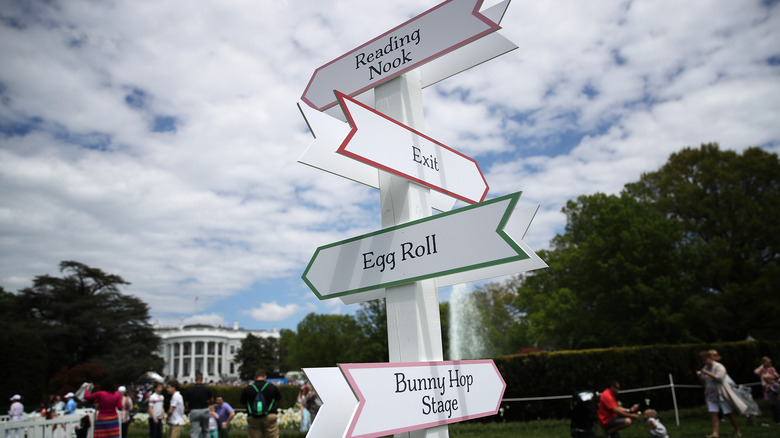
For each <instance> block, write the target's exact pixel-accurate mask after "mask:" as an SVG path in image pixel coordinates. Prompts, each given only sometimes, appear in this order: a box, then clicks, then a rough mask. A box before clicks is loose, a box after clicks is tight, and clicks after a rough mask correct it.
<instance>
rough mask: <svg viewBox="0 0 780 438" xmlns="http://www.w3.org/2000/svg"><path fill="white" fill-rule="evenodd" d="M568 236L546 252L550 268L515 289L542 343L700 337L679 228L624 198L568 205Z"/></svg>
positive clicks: (618, 342) (583, 343) (535, 336)
mask: <svg viewBox="0 0 780 438" xmlns="http://www.w3.org/2000/svg"><path fill="white" fill-rule="evenodd" d="M563 211H564V213H565V214H566V217H567V224H566V232H565V233H564V234H562V235H558V236H556V237H555V238H554V239H553V242H552V243H553V250H552V251H547V252H542V253H541V255H542V256H543V257H544V259H545V260H546V261H547V263H548V265H549V266H550V268H549V269H547V270H540V271H535V272H533V273H531V274H530V275H528V276H527V278H526V279H525V281H523V282H522V285H521V286H520V287H519V288H518V299H517V306H518V309H519V310H520V311H522V312H524V313H525V314H526V318H527V322H528V324H529V336H530V337H531V339H536V340H537V342H539V344H540V346H552V347H556V348H584V347H606V346H611V345H639V344H650V343H658V342H663V343H678V342H686V341H693V340H695V339H697V336H696V333H695V331H694V330H695V329H696V326H695V325H693V326H692V323H693V322H694V321H697V318H698V315H700V306H699V301H698V300H697V297H696V296H694V295H691V294H690V293H689V292H690V289H691V288H690V285H689V282H688V277H687V276H685V275H682V274H683V273H684V272H685V261H686V255H687V252H686V251H685V248H683V247H681V246H680V244H679V242H680V241H681V238H682V235H681V233H680V230H679V227H677V225H676V224H675V223H674V222H672V221H670V220H668V219H667V218H666V217H665V215H663V214H662V213H660V212H659V211H658V210H657V209H655V207H654V206H653V205H652V204H650V203H649V202H645V201H640V200H637V199H635V198H633V197H631V196H628V195H627V194H625V193H624V194H622V195H620V196H614V195H605V194H595V195H590V196H580V197H579V198H578V199H577V201H576V202H575V201H569V202H568V203H567V205H566V207H565V208H564V209H563Z"/></svg>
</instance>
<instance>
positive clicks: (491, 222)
mask: <svg viewBox="0 0 780 438" xmlns="http://www.w3.org/2000/svg"><path fill="white" fill-rule="evenodd" d="M519 198H520V193H519V192H518V193H513V194H511V195H506V196H502V197H500V198H496V199H492V200H489V201H485V202H482V203H479V204H474V205H471V206H467V207H463V208H460V209H458V210H454V211H451V212H446V213H441V214H437V215H434V216H430V217H426V218H423V219H418V220H416V221H412V222H407V223H405V224H401V225H398V226H395V227H390V228H384V229H382V230H380V231H377V232H374V233H369V234H365V235H363V236H359V237H355V238H352V239H347V240H344V241H341V242H337V243H333V244H330V245H326V246H322V247H320V248H318V249H317V251H316V252H315V253H314V256H313V257H312V259H311V261H310V262H309V265H308V266H307V267H306V270H305V271H304V273H303V280H304V282H306V284H307V285H308V286H309V288H310V289H311V290H312V291H313V292H314V294H315V295H317V297H319V298H320V299H326V298H333V297H339V296H344V295H349V294H357V293H361V292H365V291H371V290H375V289H380V288H386V287H390V286H396V285H400V284H404V283H410V282H414V281H419V280H424V279H427V278H436V277H440V278H441V277H444V278H448V277H450V276H453V278H457V279H458V280H460V279H466V280H467V281H475V279H474V278H470V277H468V276H466V277H459V274H461V273H464V272H467V271H472V270H475V271H484V272H488V273H489V274H490V275H492V274H494V273H496V272H501V271H495V270H493V269H492V268H493V267H495V266H499V265H504V264H508V265H511V266H517V264H518V263H520V262H523V261H526V260H527V261H528V262H529V264H528V265H526V266H525V267H526V268H527V269H524V270H530V269H538V268H542V267H545V266H547V265H546V264H545V263H544V262H543V261H542V260H541V259H539V257H538V256H537V255H536V254H535V253H534V252H533V251H532V250H531V249H530V248H528V246H527V245H525V243H523V242H522V241H517V240H515V239H513V238H512V236H511V235H510V234H508V233H507V232H506V231H505V230H504V228H505V227H506V226H507V223H510V222H513V221H512V216H513V214H512V213H513V210H514V208H515V205H516V204H517V201H518V199H519ZM524 216H525V218H529V217H528V215H524ZM532 217H533V214H531V215H530V218H532ZM529 222H530V220H529ZM526 228H527V225H526ZM516 272H519V271H516ZM509 273H513V272H509ZM499 275H500V274H499ZM486 278H489V277H486ZM445 283H446V281H445ZM450 284H453V283H450Z"/></svg>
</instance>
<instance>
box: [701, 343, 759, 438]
mask: <svg viewBox="0 0 780 438" xmlns="http://www.w3.org/2000/svg"><path fill="white" fill-rule="evenodd" d="M700 356H701V359H702V363H703V365H704V366H703V367H702V369H701V370H699V371H696V375H697V376H698V377H699V379H701V381H702V383H704V400H705V401H706V402H707V411H709V413H710V418H711V419H712V433H711V434H709V435H707V438H718V436H719V433H720V419H719V418H718V412H719V411H723V415H724V416H725V417H728V419H729V421H731V424H732V425H733V426H734V435H735V436H738V437H741V436H742V432H741V431H740V430H739V422H737V417H736V416H735V415H734V413H733V412H732V411H731V406H732V405H734V408H735V409H736V410H737V411H739V412H740V413H743V412H745V411H746V410H747V406H746V405H745V404H744V403H743V402H742V400H741V399H740V398H739V397H738V396H737V395H736V394H734V391H733V390H732V389H731V385H729V384H728V382H727V381H726V375H727V374H728V373H727V372H726V367H724V366H723V364H721V363H720V362H716V361H715V358H714V355H713V354H712V353H711V352H709V351H702V352H701V353H700Z"/></svg>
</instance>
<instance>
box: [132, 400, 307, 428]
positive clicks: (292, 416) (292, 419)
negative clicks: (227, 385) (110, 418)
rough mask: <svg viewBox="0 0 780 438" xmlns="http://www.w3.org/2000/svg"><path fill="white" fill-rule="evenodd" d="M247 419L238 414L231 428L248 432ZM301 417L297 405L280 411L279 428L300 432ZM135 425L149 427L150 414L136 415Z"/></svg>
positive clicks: (188, 419)
mask: <svg viewBox="0 0 780 438" xmlns="http://www.w3.org/2000/svg"><path fill="white" fill-rule="evenodd" d="M246 417H247V415H246V413H245V412H236V415H235V416H234V417H233V420H232V421H231V422H230V426H231V427H232V428H233V429H237V430H246V428H247V421H246ZM301 417H302V414H301V406H300V405H298V404H296V405H295V406H294V407H292V408H289V409H279V412H278V417H277V421H278V423H279V428H280V429H291V430H298V429H300V427H301ZM184 423H185V425H187V426H188V425H189V424H190V417H189V416H188V415H185V416H184ZM133 425H135V426H148V425H149V414H144V413H138V414H135V416H134V417H133ZM165 426H167V425H163V427H165Z"/></svg>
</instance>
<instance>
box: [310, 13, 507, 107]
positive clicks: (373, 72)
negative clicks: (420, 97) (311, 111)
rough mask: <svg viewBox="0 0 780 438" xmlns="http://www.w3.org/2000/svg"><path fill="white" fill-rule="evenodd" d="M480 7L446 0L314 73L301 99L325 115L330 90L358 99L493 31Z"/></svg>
mask: <svg viewBox="0 0 780 438" xmlns="http://www.w3.org/2000/svg"><path fill="white" fill-rule="evenodd" d="M482 1H483V0H447V1H445V2H443V3H440V4H439V5H437V6H435V7H433V8H431V9H429V10H428V11H426V12H424V13H422V14H420V15H418V16H416V17H414V18H412V19H411V20H409V21H407V22H406V23H403V24H401V25H400V26H398V27H396V28H395V29H391V30H389V31H387V32H385V33H383V34H382V35H380V36H378V37H376V38H374V39H373V40H371V41H369V42H367V43H365V44H363V45H361V46H360V47H358V48H356V49H354V50H352V51H351V52H348V53H345V54H344V55H342V56H340V57H338V58H336V59H334V60H333V61H331V62H329V63H327V64H325V65H323V66H321V67H320V68H318V69H316V70H315V71H314V74H313V75H312V77H311V79H310V80H309V84H308V85H307V86H306V89H305V90H304V92H303V96H302V97H301V99H302V100H303V101H304V102H306V103H307V104H308V105H310V106H311V107H312V108H315V109H317V110H319V111H322V110H325V109H327V108H330V107H332V106H333V105H335V104H336V99H335V97H334V96H333V90H339V91H342V92H344V93H346V94H348V95H350V96H354V95H356V94H360V93H362V92H363V91H366V90H368V89H370V88H373V87H376V86H377V85H379V84H381V83H383V82H386V81H388V80H390V79H393V78H394V77H397V76H399V75H401V74H403V73H406V72H408V71H411V70H413V69H415V68H418V67H420V66H422V65H423V64H425V63H427V62H430V61H432V60H435V59H437V58H439V57H441V56H443V55H445V54H447V53H449V52H452V51H453V50H456V49H458V48H459V47H462V46H465V45H467V44H469V43H470V42H472V41H475V40H477V39H479V38H481V37H483V36H486V35H488V34H491V33H493V32H495V31H497V30H498V29H500V26H499V25H498V23H496V22H494V21H492V20H490V19H489V18H487V17H486V16H485V15H484V14H482V13H480V12H479V7H480V6H481V5H482ZM506 4H508V2H507V3H506ZM505 8H506V6H504V9H505ZM490 53H491V54H492V52H490ZM502 53H503V52H502ZM492 56H497V54H493V55H492ZM453 74H454V73H453ZM438 76H442V74H441V73H440V74H439V75H438ZM445 77H446V76H445Z"/></svg>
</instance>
